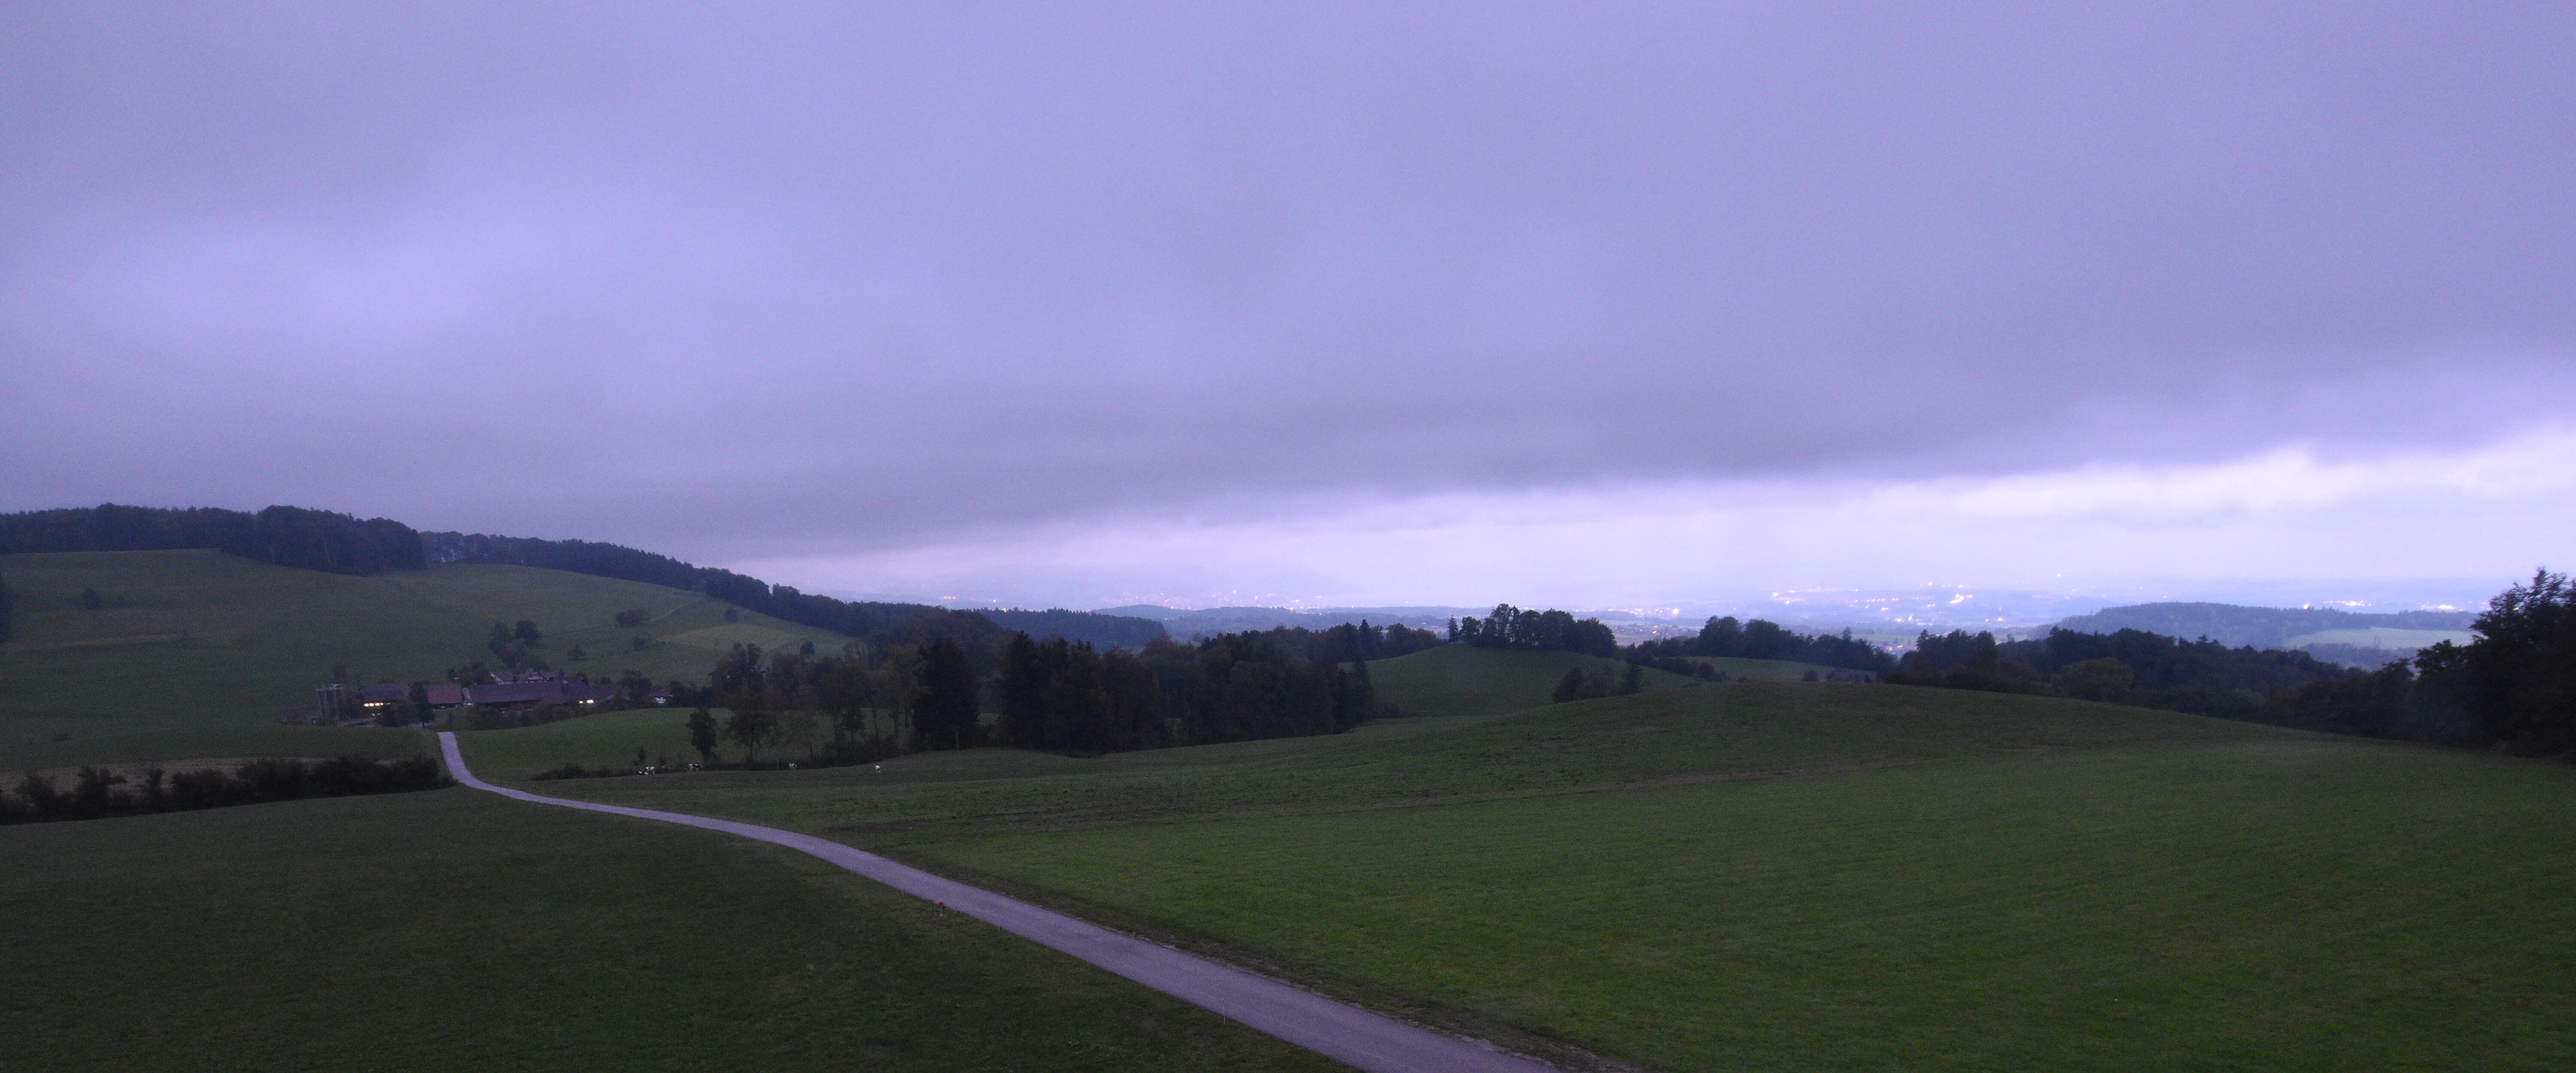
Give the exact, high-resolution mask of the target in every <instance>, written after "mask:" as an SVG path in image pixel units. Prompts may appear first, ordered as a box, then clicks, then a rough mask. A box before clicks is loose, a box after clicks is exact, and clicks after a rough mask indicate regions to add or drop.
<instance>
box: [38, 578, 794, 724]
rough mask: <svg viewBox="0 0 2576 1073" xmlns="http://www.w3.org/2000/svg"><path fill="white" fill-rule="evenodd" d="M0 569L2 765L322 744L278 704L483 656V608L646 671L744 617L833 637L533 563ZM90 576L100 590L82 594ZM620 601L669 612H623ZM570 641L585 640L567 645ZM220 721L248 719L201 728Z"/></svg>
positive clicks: (487, 621) (777, 632)
mask: <svg viewBox="0 0 2576 1073" xmlns="http://www.w3.org/2000/svg"><path fill="white" fill-rule="evenodd" d="M0 577H6V578H7V579H8V582H9V586H10V588H11V590H12V592H13V593H14V594H15V596H16V604H17V607H16V616H15V622H16V626H17V636H16V638H15V639H13V640H11V641H9V642H8V643H6V644H0V767H8V768H22V767H26V766H30V765H36V766H46V767H52V766H58V765H61V764H77V763H107V762H126V761H148V760H173V759H185V758H188V757H193V756H252V755H291V756H311V755H322V754H321V753H320V752H317V750H320V749H322V748H324V746H323V745H321V744H320V742H321V739H320V738H318V737H297V736H291V735H293V734H294V733H295V732H294V731H291V730H287V729H284V728H279V727H277V726H276V720H277V717H278V715H279V714H280V713H282V712H285V711H288V710H291V709H295V708H300V707H304V706H307V705H310V704H312V703H313V688H314V686H315V685H316V684H318V683H320V682H323V681H327V680H328V679H329V678H330V675H331V671H332V668H333V667H335V666H345V667H347V668H348V670H349V672H350V674H351V675H352V676H353V677H355V678H356V679H357V680H360V681H369V682H373V681H383V680H390V681H411V680H428V681H441V680H444V679H445V678H446V676H447V672H448V671H449V670H450V669H452V668H457V667H462V666H464V665H466V664H468V663H471V662H474V661H477V660H481V661H484V662H487V663H488V662H491V660H492V656H491V653H489V652H488V651H486V650H485V649H484V642H485V640H486V639H487V638H488V637H489V634H490V631H491V628H492V624H493V623H494V622H516V621H517V620H519V619H522V618H525V619H530V620H533V621H535V622H537V624H538V626H539V628H540V629H541V630H542V631H544V632H545V634H546V639H545V641H544V643H543V645H542V647H541V648H540V649H539V650H538V651H539V655H541V656H543V657H544V658H546V659H547V660H548V661H549V662H551V663H556V664H559V665H562V666H563V667H564V668H565V669H567V670H570V671H576V672H584V673H590V674H594V675H608V676H613V675H615V674H617V673H619V672H621V671H624V670H627V669H630V668H631V669H635V670H638V671H641V672H644V673H646V674H649V675H650V676H651V677H653V679H654V680H655V681H669V680H671V679H680V680H682V681H703V680H704V679H705V677H706V672H707V669H708V668H709V667H710V666H711V665H713V663H714V662H715V659H716V657H717V656H718V655H719V654H721V652H722V650H723V649H724V648H725V647H728V646H729V645H730V644H731V642H732V640H734V639H735V638H736V636H737V635H739V636H741V637H745V638H766V639H772V640H774V639H776V638H781V637H795V638H800V639H801V638H805V637H813V638H815V639H816V642H817V645H818V647H831V648H837V647H838V645H839V642H840V641H841V640H843V639H841V638H838V637H837V636H836V635H833V634H830V633H828V632H825V631H819V630H812V629H806V628H803V627H797V626H794V625H793V624H790V623H785V622H780V621H778V620H775V619H771V618H768V617H767V616H763V615H758V614H754V613H751V612H742V613H741V614H740V619H741V621H739V622H731V623H728V622H725V621H724V617H723V616H724V606H723V605H722V604H720V603H716V602H713V601H708V600H705V599H703V598H701V597H699V596H697V595H696V594H692V593H686V592H681V591H679V590H676V589H667V588H662V587H659V586H653V585H641V584H636V583H633V582H624V581H614V580H610V579H607V578H594V577H589V576H586V575H581V574H569V573H564V572H562V571H555V570H539V569H533V568H528V567H514V566H436V567H431V568H429V569H427V570H420V571H406V572H401V573H395V574H387V575H380V576H375V577H350V576H346V575H341V574H327V573H322V572H319V571H312V570H297V569H293V568H290V567H281V566H272V565H269V564H266V563H258V562H253V561H250V560H248V559H242V558H238V557H235V556H231V555H225V554H223V553H221V552H215V551H141V552H95V553H87V552H84V553H62V554H31V555H10V556H5V557H0ZM84 588H91V589H95V590H97V592H98V594H99V597H100V601H101V606H99V607H96V608H89V607H84V606H82V603H81V600H80V595H81V592H82V590H83V589H84ZM628 608H643V609H645V610H647V611H650V612H651V613H653V614H655V615H657V616H663V617H661V618H660V620H659V621H656V622H653V623H651V624H649V625H647V626H644V627H642V628H639V629H632V630H628V629H619V628H618V627H617V626H616V622H615V615H616V613H617V612H618V611H621V610H626V609H628ZM675 635H685V637H684V640H683V642H682V643H674V642H672V641H669V640H668V638H670V637H672V636H675ZM637 636H641V637H644V638H645V639H646V641H647V647H646V648H645V649H644V650H642V651H636V650H634V648H633V642H632V638H634V637H637ZM575 646H580V647H582V648H583V649H585V650H586V652H587V653H588V656H589V658H587V659H584V660H580V661H572V660H570V659H569V658H568V657H569V656H570V654H571V651H572V649H573V648H574V647H575ZM218 728H243V729H245V734H246V736H243V737H241V738H239V739H238V740H235V739H234V738H232V737H228V736H227V735H225V734H220V733H217V734H214V735H213V737H212V738H209V737H208V736H207V734H208V732H210V731H213V730H216V729H218ZM182 732H186V733H182ZM281 735H289V736H283V737H282V736H281ZM253 739H257V740H253ZM408 748H409V746H406V749H408ZM191 750H203V751H191ZM360 751H370V750H369V749H365V748H362V749H361V750H360Z"/></svg>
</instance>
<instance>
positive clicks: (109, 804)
mask: <svg viewBox="0 0 2576 1073" xmlns="http://www.w3.org/2000/svg"><path fill="white" fill-rule="evenodd" d="M129 783H131V786H130V788H125V787H128V786H129ZM447 784H448V780H447V777H446V775H445V774H443V773H441V772H440V770H439V767H438V762H437V761H434V760H431V759H429V758H428V757H421V756H415V757H408V758H405V759H401V760H374V759H370V758H368V757H363V756H339V757H333V758H331V759H328V760H318V761H303V760H291V759H268V760H252V761H248V762H246V763H244V764H242V765H241V766H240V767H238V768H235V769H233V770H231V771H223V770H220V769H213V768H209V769H205V770H201V771H181V772H175V773H174V772H169V771H164V770H162V769H161V768H158V767H149V768H145V769H144V770H143V772H142V778H141V780H140V781H139V782H136V781H133V780H128V779H127V778H126V777H125V776H123V775H120V774H117V773H116V772H115V771H113V770H110V769H107V768H98V767H84V768H82V769H80V773H79V775H78V776H77V777H76V778H75V779H74V781H73V783H72V785H71V786H70V787H69V788H68V789H65V788H59V787H56V786H55V785H54V782H53V780H52V779H50V778H47V777H46V776H44V775H41V774H37V773H34V772H30V773H28V775H27V777H26V778H25V780H24V781H22V782H20V783H19V784H18V786H17V790H16V793H14V794H9V793H0V824H11V823H38V822H43V821H48V820H95V819H102V818H105V817H109V816H133V815H141V814H144V813H152V812H186V811H192V810H195V809H208V808H223V807H226V806H230V805H256V804H263V803H266V802H270V801H295V800H300V799H304V798H312V797H348V796H352V795H358V794H388V793H401V792H404V791H409V790H435V789H437V788H439V787H441V786H445V785H447Z"/></svg>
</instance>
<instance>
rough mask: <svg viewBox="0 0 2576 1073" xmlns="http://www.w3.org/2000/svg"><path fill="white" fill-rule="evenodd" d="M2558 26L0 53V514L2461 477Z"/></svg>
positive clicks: (2460, 18) (752, 530)
mask: <svg viewBox="0 0 2576 1073" xmlns="http://www.w3.org/2000/svg"><path fill="white" fill-rule="evenodd" d="M1290 12H1293V13H1290ZM2571 30H2576V16H2571V15H2570V13H2569V9H2567V8H2564V7H2557V6H2545V5H2499V6H2484V7H2479V8H2476V9H2473V10H2466V11H2463V10H2436V9H2431V8H2426V7H2422V6H2384V7H2375V6H2366V5H2356V4H2335V5H2320V6H2316V7H2311V8H2291V7H2277V6H2276V7H2265V8H2261V9H2259V10H2258V9H2255V8H2252V7H2249V6H2246V5H2236V4H2225V5H2211V6H2205V7H2188V6H2182V5H2152V6H2143V7H2141V8H2139V9H2137V10H2134V11H2130V12H2127V13H2102V12H2095V11H2069V10H2066V9H2065V7H2064V6H2063V5H2032V6H2024V7H1991V8H1985V9H1981V10H1980V11H1979V12H1976V13H1970V14H1959V13H1944V14H1934V13H1929V12H1928V11H1926V10H1916V9H1906V8H1896V9H1890V8H1888V7H1887V6H1884V5H1872V6H1861V7H1847V8H1830V7H1824V6H1820V5H1811V4H1799V5H1784V6H1782V7H1779V8H1776V9H1769V10H1761V9H1751V8H1745V9H1736V10H1732V11H1726V12H1712V11H1708V10H1705V9H1703V8H1700V7H1698V6H1691V7H1675V8H1671V9H1661V10H1656V9H1634V10H1629V11H1626V12H1625V13H1623V14H1619V15H1616V16H1611V15H1605V14H1603V13H1602V10H1601V9H1598V8H1595V7H1591V6H1583V7H1574V8H1541V7H1509V8H1506V7H1498V6H1493V5H1460V6H1457V7H1452V8H1438V7H1418V6H1417V7H1400V8H1398V7H1389V6H1386V5H1375V4H1372V5H1355V6H1352V7H1348V8H1341V9H1327V8H1322V7H1318V6H1314V5H1294V6H1291V7H1283V8H1282V9H1281V10H1280V11H1278V12H1273V13H1271V14H1266V15H1262V14H1244V13H1241V12H1231V11H1224V10H1214V11H1212V10H1210V9H1205V8H1180V7H1174V8H1144V7H1121V8H1117V9H1115V10H1091V11H1067V10H1063V9H1061V8H1058V9H1044V8H1030V9H1008V8H993V7H986V8H978V9H975V10H973V11H970V12H966V13H962V14H961V13H956V12H951V11H947V10H940V11H937V12H935V13H934V12H932V11H931V10H930V7H929V6H925V5H903V6H888V7H886V8H882V9H878V10H874V11H858V10H855V9H852V8H848V7H845V6H842V5H816V6H811V7H785V8H770V9H767V10H766V11H764V12H761V13H756V14H755V13H745V12H742V11H737V10H732V9H726V10H722V11H717V12H708V11H700V10H690V9H668V10H652V9H647V8H646V7H644V6H642V5H631V4H616V5H600V6H596V7H590V8H578V9H558V10H555V11H552V12H532V11H530V10H529V9H527V8H526V7H524V6H522V5H469V4H440V5H424V6H420V7H416V8H411V9H407V10H389V9H386V8H383V7H381V6H378V5H316V6H313V7H310V8H299V7H278V6H257V7H255V6H252V5H230V6H224V7H219V8H206V7H203V6H198V5H173V6H170V7H168V8H165V9H160V10H150V9H146V8H142V7H137V6H117V7H109V6H105V5H87V6H75V5H22V6H19V7H17V8H15V9H13V10H12V12H11V13H9V14H7V15H0V99H5V101H6V102H7V105H6V107H5V108H0V317H5V319H4V320H0V354H5V357H0V360H5V362H6V370H5V372H6V387H7V390H8V393H9V395H10V397H11V409H12V411H13V416H12V419H11V421H10V422H9V427H8V428H7V430H6V431H0V450H5V451H6V453H7V457H8V459H9V461H10V469H11V471H12V478H11V480H10V481H9V482H8V484H7V486H6V487H5V489H0V500H5V501H0V507H7V508H25V507H37V506H54V505H65V504H72V503H86V502H95V501H98V500H102V499H117V500H126V501H136V500H139V501H147V502H163V503H199V502H204V503H215V504H222V505H232V506H258V505H262V504H265V503H268V502H272V501H283V502H298V503H308V504H312V505H317V506H330V507H337V508H341V509H350V510H357V511H362V512H366V513H385V514H391V515H394V516H397V517H402V518H405V519H408V520H411V521H414V522H416V523H419V524H423V525H432V526H461V527H466V528H475V529H490V530H498V531H511V532H529V533H537V534H544V535H583V536H596V537H607V538H614V539H623V540H628V541H633V542H640V543H648V544H651V545H653V546H657V547H663V548H668V549H671V550H674V551H679V552H682V553H686V554H692V555H698V556H703V557H709V558H723V557H726V556H737V555H753V554H788V553H796V552H819V551H827V550H829V549H831V548H833V547H836V546H845V545H846V546H877V545H885V544H893V543H904V542H910V541H918V540H922V539H928V538H933V537H935V536H936V534H939V533H942V532H949V531H954V530H957V529H960V528H966V527H975V526H984V525H996V524H1005V525H1006V524H1016V523H1022V522H1028V521H1035V520H1045V519H1060V518H1065V517H1077V516H1083V515H1122V514H1138V513H1142V514H1179V515H1187V514H1192V513H1198V514H1206V513H1210V512H1215V513H1224V512H1227V511H1230V510H1231V511H1237V512H1251V513H1258V512H1259V511H1260V510H1262V509H1263V508H1262V506H1261V504H1262V503H1264V502H1265V501H1266V499H1265V497H1269V496H1274V495H1292V494H1293V495H1312V494H1315V493H1321V492H1340V493H1346V494H1354V495H1360V496H1371V495H1379V496H1402V495H1410V494H1420V493H1431V492H1440V491H1446V490H1456V489H1475V488H1513V487H1529V486H1549V485H1583V484H1588V483H1595V482H1602V481H1615V480H1621V479H1630V478H1666V477H1684V478H1699V477H1707V478H1729V477H1778V476H1784V475H1787V476H1794V475H1798V474H1830V475H1835V476H1837V477H1839V478H1853V477H1861V478H1867V477H1870V476H1873V475H1876V476H1883V477H1919V476H1925V475H1935V474H1942V473H1972V472H2001V471H2008V470H2012V469H2015V468H2022V467H2027V466H2030V465H2032V464H2034V463H2036V462H2040V461H2045V462H2047V463H2050V464H2078V463H2085V462H2100V461H2110V462H2120V461H2147V462H2161V461H2195V460H2204V461H2205V460H2212V459H2218V458H2224V457H2230V456H2233V455H2238V454H2242V453H2245V452H2250V451H2257V450H2261V449H2265V448H2268V447H2271V446H2275V445H2278V444H2283V443H2323V444H2334V443H2380V444H2387V443H2397V444H2421V445H2428V446H2443V445H2458V444H2465V443H2470V442H2475V441H2479V440H2481V439H2482V438H2484V437H2487V436H2490V435H2492V434H2496V433H2498V432H2500V431H2509V430H2513V429H2519V428H2522V427H2525V426H2528V425H2530V424H2532V423H2534V422H2544V421H2549V420H2555V419H2556V418H2557V412H2556V411H2557V408H2556V407H2554V406H2549V405H2545V404H2542V403H2539V402H2536V401H2534V400H2539V399H2545V398H2549V397H2552V396H2553V393H2554V396H2555V397H2558V398H2563V397H2565V396H2564V392H2565V391H2566V389H2567V388H2569V387H2571V386H2576V382H2571V381H2576V378H2571V376H2570V375H2569V373H2568V372H2567V371H2566V370H2567V369H2568V367H2569V364H2570V363H2569V361H2568V358H2569V356H2570V353H2571V349H2576V346H2571V344H2576V313H2571V309H2576V306H2571V304H2570V303H2569V302H2568V301H2567V300H2566V296H2567V294H2569V293H2570V291H2571V287H2570V285H2571V283H2576V271H2571V269H2576V231H2571V224H2576V219H2571V215H2576V200H2571V199H2570V198H2569V197H2568V196H2567V194H2568V190H2569V189H2570V180H2571V179H2576V149H2571V143H2570V137H2569V131H2570V130H2571V129H2576V106H2571V101H2576V96H2571V90H2576V74H2571V71H2576V67H2571V65H2569V64H2567V63H2566V62H2565V60H2566V57H2567V55H2569V54H2570V48H2571V46H2576V32H2571Z"/></svg>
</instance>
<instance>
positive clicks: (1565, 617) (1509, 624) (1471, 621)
mask: <svg viewBox="0 0 2576 1073" xmlns="http://www.w3.org/2000/svg"><path fill="white" fill-rule="evenodd" d="M1449 639H1450V640H1452V641H1458V642H1462V643H1465V644H1471V645H1475V646H1477V647H1479V648H1527V649H1535V650H1537V651H1541V652H1579V653H1582V654H1584V655H1587V656H1613V657H1615V656H1617V655H1618V654H1619V639H1618V638H1617V637H1616V636H1614V635H1612V634H1611V632H1610V627H1608V626H1606V625H1603V624H1602V622H1601V620H1600V619H1597V618H1587V619H1578V618H1575V617H1574V615H1573V614H1572V613H1570V612H1565V611H1558V610H1555V609H1552V608H1551V609H1549V610H1546V611H1529V610H1524V609H1521V608H1517V607H1513V606H1512V605H1510V604H1497V605H1495V607H1494V613H1493V614H1491V615H1489V616H1486V617H1484V618H1477V617H1476V616H1474V615H1468V616H1466V617H1464V618H1459V619H1453V620H1451V621H1450V623H1449Z"/></svg>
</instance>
